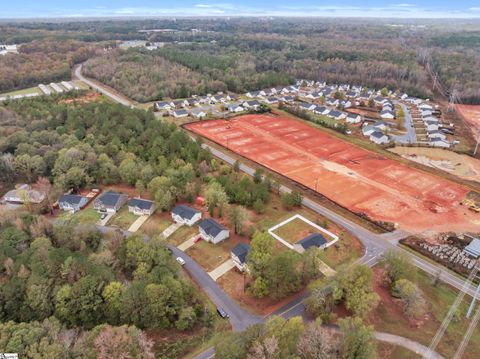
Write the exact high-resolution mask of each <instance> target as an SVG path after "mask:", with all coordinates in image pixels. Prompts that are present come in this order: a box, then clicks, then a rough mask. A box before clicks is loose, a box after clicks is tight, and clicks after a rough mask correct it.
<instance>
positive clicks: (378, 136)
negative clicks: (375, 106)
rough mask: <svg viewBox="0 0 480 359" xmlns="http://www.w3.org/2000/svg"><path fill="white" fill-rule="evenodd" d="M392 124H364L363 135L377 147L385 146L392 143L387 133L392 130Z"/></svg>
mask: <svg viewBox="0 0 480 359" xmlns="http://www.w3.org/2000/svg"><path fill="white" fill-rule="evenodd" d="M390 126H391V125H390V124H389V123H388V122H384V121H377V122H375V123H373V124H371V125H369V124H366V123H365V124H364V126H363V127H362V134H363V135H364V136H366V137H368V138H369V140H370V141H371V142H373V143H376V144H377V145H385V144H387V143H389V142H390V138H389V137H388V135H387V134H386V132H387V131H388V130H389V129H390Z"/></svg>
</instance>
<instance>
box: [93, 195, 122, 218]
mask: <svg viewBox="0 0 480 359" xmlns="http://www.w3.org/2000/svg"><path fill="white" fill-rule="evenodd" d="M127 200H128V196H127V195H126V194H123V193H117V192H110V191H109V192H105V193H104V194H103V195H101V196H100V197H99V198H97V199H95V200H94V201H93V208H95V209H96V210H97V211H99V212H108V213H115V212H117V211H118V210H119V209H120V208H122V206H123V205H124V204H125V203H126V202H127Z"/></svg>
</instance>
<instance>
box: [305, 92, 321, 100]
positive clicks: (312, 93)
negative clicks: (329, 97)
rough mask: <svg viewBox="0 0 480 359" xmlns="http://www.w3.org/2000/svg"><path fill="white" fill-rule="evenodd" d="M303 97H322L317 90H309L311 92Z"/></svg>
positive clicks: (315, 98) (313, 98)
mask: <svg viewBox="0 0 480 359" xmlns="http://www.w3.org/2000/svg"><path fill="white" fill-rule="evenodd" d="M305 97H306V98H309V99H311V100H318V99H319V98H320V97H322V96H321V94H320V93H318V92H311V93H309V94H308V95H307V96H305Z"/></svg>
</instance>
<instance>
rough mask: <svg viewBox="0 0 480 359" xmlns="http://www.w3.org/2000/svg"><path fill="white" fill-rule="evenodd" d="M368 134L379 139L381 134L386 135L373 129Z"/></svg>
mask: <svg viewBox="0 0 480 359" xmlns="http://www.w3.org/2000/svg"><path fill="white" fill-rule="evenodd" d="M370 136H372V137H375V138H378V139H380V138H382V137H383V136H386V135H385V134H384V133H383V132H380V131H374V132H372V133H371V134H370Z"/></svg>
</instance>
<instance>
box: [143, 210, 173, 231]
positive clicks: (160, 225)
mask: <svg viewBox="0 0 480 359" xmlns="http://www.w3.org/2000/svg"><path fill="white" fill-rule="evenodd" d="M172 223H173V222H172V220H171V217H170V215H169V214H168V213H162V212H160V211H156V212H155V213H154V214H153V215H151V216H150V217H149V218H148V219H147V221H146V222H145V223H144V224H143V226H142V227H140V229H139V231H140V232H141V233H145V234H146V235H148V236H150V237H155V236H158V235H160V234H161V233H162V232H163V231H164V230H165V229H167V228H168V226H170V225H171V224H172Z"/></svg>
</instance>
